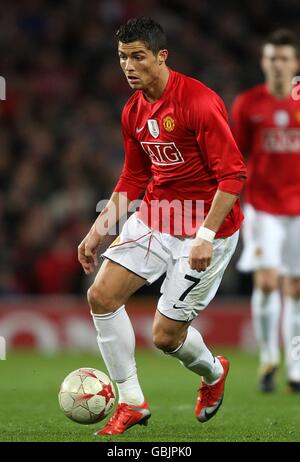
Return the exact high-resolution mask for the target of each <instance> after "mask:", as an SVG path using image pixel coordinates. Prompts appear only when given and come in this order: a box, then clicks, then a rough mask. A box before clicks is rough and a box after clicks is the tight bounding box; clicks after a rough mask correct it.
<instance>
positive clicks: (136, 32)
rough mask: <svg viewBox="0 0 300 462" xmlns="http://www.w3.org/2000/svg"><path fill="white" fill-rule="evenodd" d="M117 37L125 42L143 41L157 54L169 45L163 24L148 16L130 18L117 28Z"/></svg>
mask: <svg viewBox="0 0 300 462" xmlns="http://www.w3.org/2000/svg"><path fill="white" fill-rule="evenodd" d="M116 38H117V40H118V41H119V42H123V43H131V42H136V41H139V42H143V43H144V44H145V45H146V47H147V48H148V49H149V50H151V51H152V52H153V54H155V55H157V53H158V52H159V51H160V50H164V49H165V48H166V47H167V38H166V34H165V32H164V30H163V28H162V26H161V25H160V24H158V23H157V22H156V21H154V20H153V19H152V18H148V17H146V16H141V17H140V18H131V19H129V20H128V21H127V22H126V24H123V25H122V26H120V28H119V29H118V30H117V32H116Z"/></svg>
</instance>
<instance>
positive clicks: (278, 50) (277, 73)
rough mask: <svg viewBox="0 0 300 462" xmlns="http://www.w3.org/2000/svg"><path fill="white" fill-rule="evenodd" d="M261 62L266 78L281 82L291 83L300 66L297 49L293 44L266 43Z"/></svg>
mask: <svg viewBox="0 0 300 462" xmlns="http://www.w3.org/2000/svg"><path fill="white" fill-rule="evenodd" d="M261 64H262V69H263V72H264V74H265V76H266V79H267V80H268V81H272V82H274V83H281V84H284V83H290V82H291V80H292V78H293V77H294V75H295V74H296V73H297V71H298V67H299V61H298V58H297V55H296V50H295V48H294V47H293V46H291V45H280V46H279V45H278V46H275V45H272V44H267V45H265V46H264V49H263V56H262V62H261Z"/></svg>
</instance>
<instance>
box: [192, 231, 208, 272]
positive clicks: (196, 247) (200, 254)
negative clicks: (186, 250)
mask: <svg viewBox="0 0 300 462" xmlns="http://www.w3.org/2000/svg"><path fill="white" fill-rule="evenodd" d="M212 254H213V245H212V243H211V242H208V241H205V240H204V239H200V238H199V237H197V238H196V239H194V242H193V244H192V247H191V250H190V255H189V265H190V267H191V269H192V270H196V271H199V272H200V271H205V270H206V268H208V266H209V265H210V264H211V259H212Z"/></svg>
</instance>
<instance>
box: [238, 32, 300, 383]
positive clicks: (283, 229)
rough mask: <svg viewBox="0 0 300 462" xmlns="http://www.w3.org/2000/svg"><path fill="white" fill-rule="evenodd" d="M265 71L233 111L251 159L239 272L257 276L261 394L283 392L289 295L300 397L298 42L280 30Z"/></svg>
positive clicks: (289, 343)
mask: <svg viewBox="0 0 300 462" xmlns="http://www.w3.org/2000/svg"><path fill="white" fill-rule="evenodd" d="M261 64H262V70H263V72H264V75H265V83H264V84H261V85H257V86H255V87H254V88H252V89H250V90H248V91H245V92H244V93H242V94H240V95H239V96H238V97H237V98H236V100H235V102H234V104H233V107H232V129H233V133H234V136H235V139H236V141H237V143H238V145H239V147H240V149H241V151H242V152H243V153H244V154H245V155H246V156H247V158H248V180H247V183H246V188H245V222H244V226H243V230H244V232H243V237H244V250H243V253H242V255H241V259H240V261H239V263H238V268H239V269H240V270H241V271H251V272H254V291H253V295H252V316H253V321H254V328H255V333H256V337H257V340H258V344H259V348H260V368H259V372H260V378H259V387H260V389H261V390H262V391H265V392H268V391H273V390H274V388H275V372H276V369H277V368H278V364H279V357H280V354H279V319H280V308H281V294H280V291H281V290H282V295H283V302H284V305H285V306H284V315H283V338H284V345H285V362H286V368H287V370H286V372H287V381H288V383H289V387H290V389H291V390H292V391H295V392H300V359H299V357H297V351H296V348H297V337H298V342H299V339H300V337H299V336H300V245H299V238H300V95H299V94H297V88H295V87H294V88H293V83H292V80H293V77H294V76H295V73H296V72H297V70H298V68H299V48H298V43H297V41H296V39H295V37H294V36H293V35H292V34H291V33H290V32H289V31H286V30H278V31H275V32H274V33H273V34H272V36H271V37H270V39H269V40H267V41H266V42H265V44H264V46H263V50H262V61H261ZM294 342H296V343H294ZM298 356H299V355H298Z"/></svg>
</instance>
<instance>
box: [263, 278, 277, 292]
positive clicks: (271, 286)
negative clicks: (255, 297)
mask: <svg viewBox="0 0 300 462" xmlns="http://www.w3.org/2000/svg"><path fill="white" fill-rule="evenodd" d="M278 288H279V286H278V283H277V281H274V280H266V281H264V282H262V284H261V286H260V289H261V290H262V292H263V293H264V294H265V295H269V294H270V293H271V292H274V290H277V289H278Z"/></svg>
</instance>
